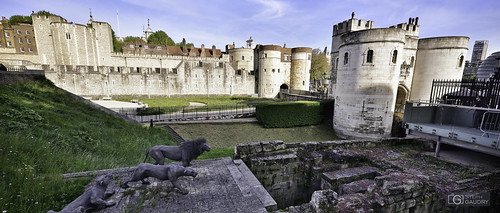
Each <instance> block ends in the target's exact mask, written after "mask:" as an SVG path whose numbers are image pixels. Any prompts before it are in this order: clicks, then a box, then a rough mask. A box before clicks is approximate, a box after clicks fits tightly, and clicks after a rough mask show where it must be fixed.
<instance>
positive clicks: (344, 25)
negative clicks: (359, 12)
mask: <svg viewBox="0 0 500 213" xmlns="http://www.w3.org/2000/svg"><path fill="white" fill-rule="evenodd" d="M374 24H375V22H374V21H370V20H364V19H355V18H354V12H352V16H351V19H348V20H345V21H343V22H340V23H338V24H336V25H333V36H336V35H340V34H343V33H347V32H353V31H358V30H367V29H372V28H373V25H374Z"/></svg>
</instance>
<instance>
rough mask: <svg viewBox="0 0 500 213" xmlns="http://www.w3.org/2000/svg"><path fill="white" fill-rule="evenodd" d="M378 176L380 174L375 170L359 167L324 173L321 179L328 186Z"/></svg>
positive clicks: (368, 167)
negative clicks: (328, 184)
mask: <svg viewBox="0 0 500 213" xmlns="http://www.w3.org/2000/svg"><path fill="white" fill-rule="evenodd" d="M379 175H380V173H379V170H378V169H377V168H374V167H370V166H361V167H354V168H348V169H342V170H338V171H333V172H325V173H323V179H324V180H326V181H327V182H329V183H330V184H334V185H339V184H342V183H348V182H352V181H356V180H361V179H373V178H375V177H376V176H379Z"/></svg>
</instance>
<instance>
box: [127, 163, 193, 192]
mask: <svg viewBox="0 0 500 213" xmlns="http://www.w3.org/2000/svg"><path fill="white" fill-rule="evenodd" d="M196 175H198V173H197V172H196V171H194V170H193V169H192V168H189V167H183V166H179V165H175V164H167V165H153V164H149V163H141V164H139V165H138V166H137V167H136V169H135V170H134V174H133V175H132V178H130V180H128V181H125V182H124V183H123V185H122V188H128V183H129V182H136V181H139V180H140V181H142V183H143V184H149V181H147V180H146V178H148V177H154V178H157V179H159V180H170V182H172V185H174V187H175V188H177V189H179V190H180V191H181V193H182V194H187V193H188V191H187V190H186V189H184V188H182V187H181V185H179V183H178V182H177V178H179V177H182V176H193V177H196Z"/></svg>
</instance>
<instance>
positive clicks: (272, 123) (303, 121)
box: [256, 101, 322, 128]
mask: <svg viewBox="0 0 500 213" xmlns="http://www.w3.org/2000/svg"><path fill="white" fill-rule="evenodd" d="M256 114H257V120H258V121H259V122H260V123H261V124H262V125H263V126H264V127H266V128H273V127H293V126H305V125H315V124H319V123H320V122H321V119H322V117H321V106H320V103H319V102H317V101H296V102H278V103H260V104H258V105H257V107H256Z"/></svg>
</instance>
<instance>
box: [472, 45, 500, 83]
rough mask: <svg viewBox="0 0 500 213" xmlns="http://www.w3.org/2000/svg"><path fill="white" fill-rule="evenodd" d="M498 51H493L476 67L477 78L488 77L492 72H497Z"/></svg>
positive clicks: (499, 65)
mask: <svg viewBox="0 0 500 213" xmlns="http://www.w3.org/2000/svg"><path fill="white" fill-rule="evenodd" d="M499 60H500V51H498V52H494V53H493V54H491V55H490V56H488V58H486V59H485V60H484V61H483V62H481V65H479V68H478V69H477V79H478V80H484V79H488V78H490V77H491V76H492V75H493V74H494V73H496V72H498V68H499V67H500V64H499V62H498V61H499Z"/></svg>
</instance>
